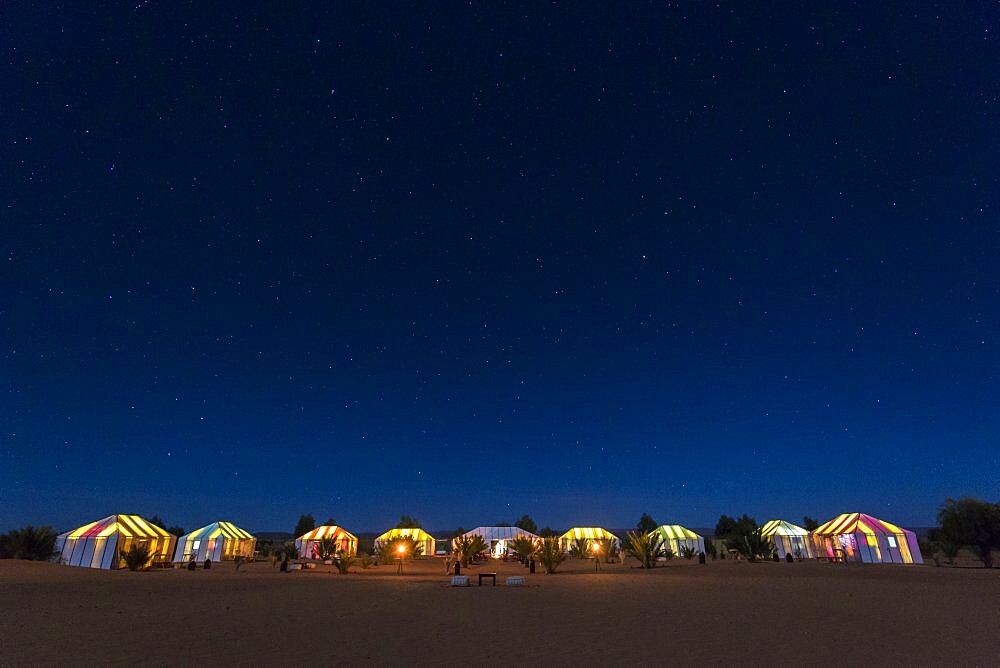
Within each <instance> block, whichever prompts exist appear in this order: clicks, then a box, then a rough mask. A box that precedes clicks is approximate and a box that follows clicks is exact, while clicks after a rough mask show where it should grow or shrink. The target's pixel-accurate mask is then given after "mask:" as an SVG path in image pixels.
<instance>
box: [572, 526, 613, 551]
mask: <svg viewBox="0 0 1000 668" xmlns="http://www.w3.org/2000/svg"><path fill="white" fill-rule="evenodd" d="M578 540H586V541H595V540H613V541H614V542H615V544H616V545H620V544H621V541H620V540H619V539H618V536H616V535H614V534H613V533H611V532H610V531H608V530H607V529H602V528H601V527H573V528H572V529H570V530H569V531H567V532H566V533H564V534H563V535H561V536H559V546H560V547H561V548H562V549H563V551H564V552H569V551H570V550H571V549H572V548H573V546H574V545H576V542H577V541H578Z"/></svg>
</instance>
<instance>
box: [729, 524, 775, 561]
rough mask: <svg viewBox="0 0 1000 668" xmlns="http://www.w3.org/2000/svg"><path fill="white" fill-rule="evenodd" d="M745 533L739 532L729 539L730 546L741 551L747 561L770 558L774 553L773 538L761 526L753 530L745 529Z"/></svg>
mask: <svg viewBox="0 0 1000 668" xmlns="http://www.w3.org/2000/svg"><path fill="white" fill-rule="evenodd" d="M743 531H744V533H742V534H737V535H735V536H733V537H732V538H730V539H729V541H728V544H729V546H730V547H731V548H732V549H734V550H736V551H737V552H739V553H740V554H741V555H743V557H744V558H745V559H746V560H747V561H758V560H759V559H770V558H771V557H772V556H773V554H774V544H773V543H772V542H771V539H770V538H768V537H767V536H765V535H764V533H763V529H761V527H756V528H755V529H753V530H752V531H746V530H745V529H744V530H743Z"/></svg>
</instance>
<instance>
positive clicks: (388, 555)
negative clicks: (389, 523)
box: [377, 536, 424, 565]
mask: <svg viewBox="0 0 1000 668" xmlns="http://www.w3.org/2000/svg"><path fill="white" fill-rule="evenodd" d="M399 548H403V550H402V551H400V549H399ZM377 549H378V561H379V563H380V564H383V565H384V564H389V563H392V562H393V561H397V560H399V559H400V558H403V559H411V558H413V557H419V556H420V555H422V554H423V553H424V546H423V545H421V544H420V543H418V542H417V541H415V540H413V539H412V538H408V537H407V538H404V537H401V536H400V537H397V538H392V539H390V540H384V541H382V542H381V543H379V544H378V546H377Z"/></svg>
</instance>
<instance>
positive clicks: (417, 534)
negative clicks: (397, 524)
mask: <svg viewBox="0 0 1000 668" xmlns="http://www.w3.org/2000/svg"><path fill="white" fill-rule="evenodd" d="M397 538H412V539H413V542H414V543H416V544H417V546H418V547H419V548H420V554H421V555H422V556H424V557H433V556H434V536H432V535H430V534H429V533H427V532H426V531H424V530H423V529H420V528H410V529H400V528H396V529H389V530H388V531H386V532H385V533H384V534H382V535H381V536H379V537H378V538H376V539H375V548H376V549H378V548H380V547H381V546H382V545H383V544H384V543H387V542H389V541H392V540H395V539H397Z"/></svg>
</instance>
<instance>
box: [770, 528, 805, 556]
mask: <svg viewBox="0 0 1000 668" xmlns="http://www.w3.org/2000/svg"><path fill="white" fill-rule="evenodd" d="M771 539H772V540H773V541H774V550H775V552H777V553H778V558H779V559H784V558H785V555H786V554H790V555H792V556H793V557H796V558H798V555H796V554H795V551H796V550H798V551H799V553H800V555H801V558H802V559H812V558H813V557H814V556H815V555H814V554H813V548H812V544H811V543H810V542H809V537H808V536H781V535H778V534H775V535H774V536H772V537H771Z"/></svg>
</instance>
